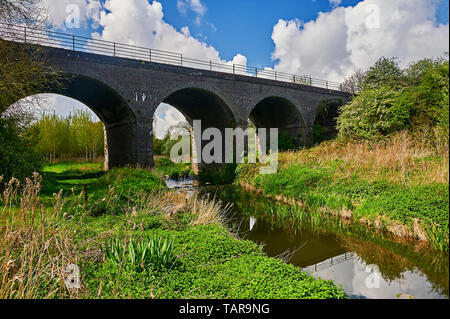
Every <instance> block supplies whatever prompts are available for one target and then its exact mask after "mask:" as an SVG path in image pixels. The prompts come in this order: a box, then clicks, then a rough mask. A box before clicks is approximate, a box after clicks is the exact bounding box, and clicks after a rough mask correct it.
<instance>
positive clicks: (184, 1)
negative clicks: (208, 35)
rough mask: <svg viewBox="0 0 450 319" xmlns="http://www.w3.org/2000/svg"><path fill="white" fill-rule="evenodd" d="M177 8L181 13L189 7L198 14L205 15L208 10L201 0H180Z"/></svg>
mask: <svg viewBox="0 0 450 319" xmlns="http://www.w3.org/2000/svg"><path fill="white" fill-rule="evenodd" d="M177 8H178V11H180V12H181V13H186V12H187V9H188V8H189V9H190V10H192V11H194V12H195V13H197V14H198V15H203V14H205V12H206V6H205V5H203V3H202V2H201V1H200V0H178V1H177Z"/></svg>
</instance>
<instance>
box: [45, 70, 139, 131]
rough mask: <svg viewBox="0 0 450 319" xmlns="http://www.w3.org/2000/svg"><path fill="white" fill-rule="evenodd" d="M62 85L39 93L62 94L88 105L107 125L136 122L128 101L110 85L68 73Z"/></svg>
mask: <svg viewBox="0 0 450 319" xmlns="http://www.w3.org/2000/svg"><path fill="white" fill-rule="evenodd" d="M60 83H61V86H58V87H55V88H48V89H47V90H45V91H44V92H42V91H41V92H39V93H55V94H61V95H64V96H67V97H70V98H72V99H75V100H77V101H79V102H81V103H83V104H85V105H86V106H88V107H89V108H90V109H91V110H92V111H93V112H94V113H95V114H96V115H97V116H98V117H99V118H100V119H101V121H102V122H103V123H104V124H105V125H109V124H117V123H124V122H133V123H135V122H136V118H135V116H134V114H133V112H132V111H131V108H130V107H129V106H128V103H127V102H126V101H125V100H124V99H123V98H122V97H121V96H120V95H119V94H118V93H117V92H116V91H115V90H114V89H112V88H111V87H109V86H108V85H106V84H104V83H102V82H100V81H98V80H96V79H93V78H90V77H87V76H83V75H66V76H65V77H64V78H63V80H61V81H60Z"/></svg>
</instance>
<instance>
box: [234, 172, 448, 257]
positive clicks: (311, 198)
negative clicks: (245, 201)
mask: <svg viewBox="0 0 450 319" xmlns="http://www.w3.org/2000/svg"><path fill="white" fill-rule="evenodd" d="M248 165H249V164H242V165H241V166H240V167H239V168H238V170H237V171H238V173H239V175H238V179H237V182H238V183H239V182H242V181H246V182H249V183H250V184H252V185H254V186H255V187H257V188H259V189H261V190H262V191H263V193H264V195H267V196H276V195H283V196H286V197H289V198H294V199H296V200H301V201H302V202H303V203H305V204H306V205H307V207H309V208H310V209H312V210H315V209H318V208H321V207H327V208H329V209H333V210H340V209H341V208H342V207H345V208H346V209H350V210H352V211H353V212H354V216H355V217H356V218H361V217H366V218H376V217H377V216H387V217H389V218H390V219H392V220H394V221H398V222H400V223H402V224H405V225H408V226H410V225H411V224H412V223H413V220H414V218H418V219H420V220H422V221H423V222H424V224H425V228H426V229H428V230H429V231H430V236H429V237H430V240H431V242H432V244H433V245H434V246H435V247H436V248H438V249H440V250H448V234H449V225H448V220H449V188H448V185H446V184H439V183H430V184H425V185H415V186H405V185H402V184H395V183H389V182H387V181H385V180H376V181H367V180H364V179H363V178H362V176H359V175H357V174H353V175H351V176H349V177H336V175H337V174H336V170H337V169H338V168H337V167H338V166H337V165H333V163H330V165H328V166H327V167H317V166H311V165H308V164H296V165H291V166H288V167H282V168H280V169H279V171H278V172H277V173H276V174H272V175H254V173H253V172H254V170H252V169H250V168H249V167H246V166H248Z"/></svg>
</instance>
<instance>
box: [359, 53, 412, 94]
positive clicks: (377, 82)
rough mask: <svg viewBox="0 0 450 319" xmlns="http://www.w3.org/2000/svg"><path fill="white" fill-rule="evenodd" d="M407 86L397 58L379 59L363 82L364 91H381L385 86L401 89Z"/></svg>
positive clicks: (366, 74) (368, 71) (366, 73)
mask: <svg viewBox="0 0 450 319" xmlns="http://www.w3.org/2000/svg"><path fill="white" fill-rule="evenodd" d="M404 84H405V74H404V72H403V70H402V69H400V67H399V65H398V63H397V61H396V59H395V58H386V57H381V58H379V59H378V60H377V61H376V62H375V64H374V65H373V66H371V67H370V68H369V69H368V70H367V72H365V75H364V80H363V81H362V85H361V88H362V89H379V88H381V87H383V86H389V87H395V88H399V87H402V86H404Z"/></svg>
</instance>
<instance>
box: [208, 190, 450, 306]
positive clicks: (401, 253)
mask: <svg viewBox="0 0 450 319" xmlns="http://www.w3.org/2000/svg"><path fill="white" fill-rule="evenodd" d="M210 191H212V190H210ZM218 194H219V195H220V197H221V198H222V200H224V201H231V202H233V203H234V207H235V212H234V213H233V214H234V215H233V220H231V221H230V226H231V227H232V228H234V229H237V230H238V233H239V234H241V237H243V238H245V239H249V240H252V241H255V242H258V243H263V244H264V250H265V252H266V253H267V254H268V255H269V256H282V255H283V254H284V253H285V252H286V251H289V252H292V253H291V254H290V256H289V257H290V260H289V262H290V263H292V264H294V265H297V266H299V267H302V268H304V270H305V271H306V272H308V273H310V274H312V275H313V276H316V277H321V278H323V279H331V280H333V281H334V282H335V283H337V284H341V285H342V287H343V289H344V290H345V292H346V293H347V294H348V295H349V296H350V297H351V298H378V299H380V298H383V299H386V298H388V299H391V298H399V297H402V298H403V297H405V296H406V297H409V296H412V297H414V298H420V299H422V298H448V295H449V283H448V281H449V265H448V263H449V259H448V255H439V253H437V252H431V254H429V253H427V252H424V251H415V250H414V249H413V248H411V247H409V246H404V245H400V244H398V243H395V242H391V241H389V240H388V239H387V238H384V239H383V238H380V237H379V236H377V235H375V234H373V233H372V232H371V231H369V230H368V229H367V228H365V227H362V226H359V225H345V224H343V223H342V222H340V221H338V220H335V221H332V220H330V219H329V218H328V219H327V220H321V221H319V220H318V219H317V218H308V217H306V215H303V218H301V217H298V216H302V214H301V213H299V212H298V211H296V210H297V209H298V208H292V207H289V206H286V205H281V204H278V203H273V202H272V201H267V200H266V199H264V198H249V195H248V194H236V192H234V191H233V190H231V189H221V190H219V191H218Z"/></svg>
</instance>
